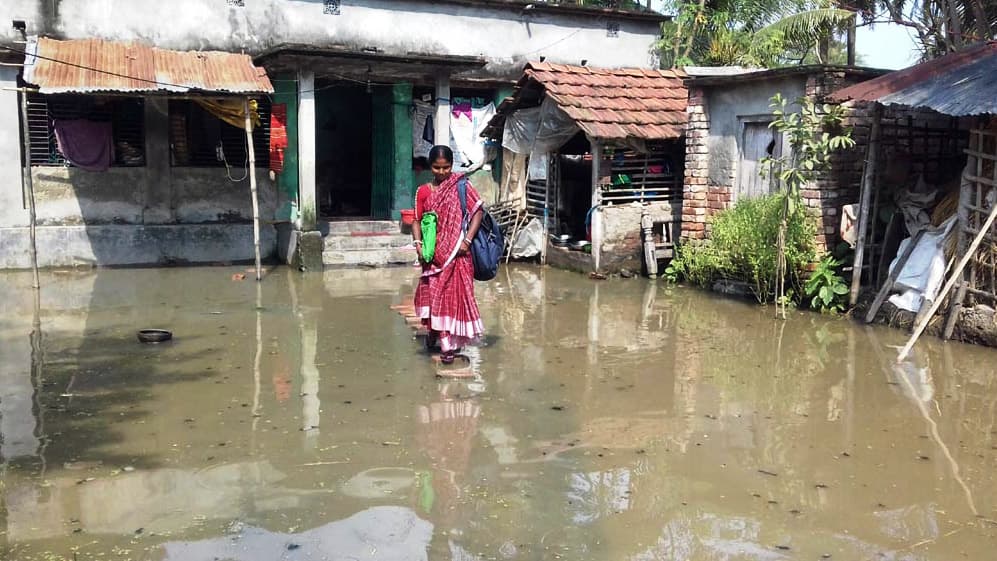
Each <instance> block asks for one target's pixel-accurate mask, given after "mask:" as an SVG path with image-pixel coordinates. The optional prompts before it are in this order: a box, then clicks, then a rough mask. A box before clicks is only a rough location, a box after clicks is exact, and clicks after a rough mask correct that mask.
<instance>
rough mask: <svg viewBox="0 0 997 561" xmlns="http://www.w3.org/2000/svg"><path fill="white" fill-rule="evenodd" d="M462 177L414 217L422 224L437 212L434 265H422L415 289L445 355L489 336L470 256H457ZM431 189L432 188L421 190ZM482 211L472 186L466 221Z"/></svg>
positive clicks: (443, 188)
mask: <svg viewBox="0 0 997 561" xmlns="http://www.w3.org/2000/svg"><path fill="white" fill-rule="evenodd" d="M460 178H461V176H460V175H458V174H452V175H451V176H450V177H449V178H448V179H446V180H445V181H444V182H443V183H441V184H440V185H439V186H438V187H437V188H436V190H435V191H432V192H431V193H430V194H429V195H428V196H427V197H426V199H425V206H424V207H423V208H421V209H418V210H417V214H418V215H417V216H416V217H415V220H416V222H418V221H419V220H421V219H422V213H425V212H428V211H434V212H436V218H437V225H436V253H435V255H434V257H433V262H432V263H430V264H428V265H423V272H422V276H421V277H420V278H419V285H418V286H417V287H416V290H415V312H416V314H417V315H418V316H419V317H420V318H421V319H422V322H423V324H424V325H426V327H428V328H429V329H431V330H432V331H435V332H437V333H438V334H439V338H440V348H441V349H442V350H443V352H450V351H454V350H456V349H459V348H461V347H463V346H464V345H466V344H468V343H470V342H472V341H474V340H475V339H478V338H479V337H480V336H481V335H482V334H483V333H484V331H485V330H484V324H483V323H482V321H481V313H480V312H479V311H478V303H477V302H475V300H474V263H473V262H472V260H471V254H470V253H467V254H464V255H457V250H458V249H460V244H461V242H462V241H463V239H464V231H463V213H462V212H461V208H460V198H459V197H458V195H457V182H458V181H459V180H460ZM429 188H430V187H429V186H428V185H424V186H423V187H420V189H429ZM416 206H417V207H419V206H420V205H416ZM481 206H482V201H481V198H480V197H479V196H478V192H477V191H475V190H474V188H473V187H471V184H470V183H468V184H467V211H468V217H470V216H474V213H475V212H477V211H478V210H479V209H480V208H481Z"/></svg>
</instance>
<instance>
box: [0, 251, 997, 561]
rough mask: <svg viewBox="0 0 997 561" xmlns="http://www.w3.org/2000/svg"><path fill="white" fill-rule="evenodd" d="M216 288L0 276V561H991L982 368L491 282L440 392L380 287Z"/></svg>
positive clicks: (362, 282)
mask: <svg viewBox="0 0 997 561" xmlns="http://www.w3.org/2000/svg"><path fill="white" fill-rule="evenodd" d="M242 270H243V269H241V268H238V269H237V268H203V269H167V270H109V271H97V272H88V273H61V274H55V273H48V274H44V275H43V278H42V280H43V284H44V289H43V291H42V293H41V298H40V303H39V306H38V309H39V313H38V315H37V318H36V315H35V313H34V310H35V305H34V299H33V297H32V291H31V289H30V287H29V285H30V275H29V274H22V273H13V274H0V288H2V290H0V293H2V294H3V295H4V297H3V301H2V302H0V309H2V314H0V437H2V440H0V454H2V458H0V459H2V468H0V469H2V488H0V493H2V495H0V496H2V503H0V504H2V510H0V530H2V535H0V553H2V555H0V557H2V558H3V559H11V560H18V561H20V560H24V561H34V560H45V561H54V560H74V559H75V560H91V559H93V560H96V559H100V560H114V559H120V560H126V559H127V560H155V561H161V560H170V561H214V560H216V559H217V560H238V561H270V560H274V561H276V560H290V561H299V560H301V561H303V560H321V559H328V560H341V559H369V560H409V559H411V560H420V559H431V560H454V561H458V560H459V561H466V560H475V559H478V560H488V559H523V560H532V559H570V560H593V561H595V560H599V561H604V560H610V561H616V560H620V561H624V560H626V561H652V560H661V561H665V560H668V561H671V560H690V561H720V560H723V561H734V560H737V561H740V560H745V561H747V560H759V559H761V560H796V559H800V560H819V559H840V560H881V559H886V560H905V561H922V560H923V561H928V560H932V561H934V560H938V561H943V560H944V561H948V560H953V559H980V560H984V559H987V560H989V559H994V558H995V556H997V553H995V551H997V510H995V509H997V485H995V473H997V471H995V467H997V466H995V464H997V425H995V423H997V383H995V376H997V374H995V372H994V371H995V365H997V352H995V351H994V350H990V349H983V348H974V347H969V346H963V345H959V344H953V343H949V344H941V343H940V342H938V341H936V340H931V339H926V340H925V341H924V342H923V343H921V344H919V345H918V347H917V351H916V356H915V357H914V360H912V361H911V362H908V363H906V364H904V365H901V366H899V367H894V366H893V364H892V360H893V358H894V357H895V356H896V348H895V347H896V346H899V345H901V344H902V343H903V341H904V338H905V335H904V334H903V333H900V332H897V331H891V330H887V329H883V328H865V327H859V326H857V325H855V324H852V323H850V322H848V321H842V320H838V319H833V318H827V317H821V316H818V315H813V314H808V313H794V314H792V315H791V317H790V319H789V320H788V321H786V322H780V321H776V320H774V319H772V315H773V314H772V310H771V309H766V308H761V307H757V306H754V305H751V304H749V303H744V302H739V301H735V300H728V299H723V298H718V297H714V296H711V295H707V294H703V293H700V292H698V291H694V290H689V289H683V288H678V287H668V286H666V285H663V284H660V283H653V282H650V281H640V280H631V281H606V282H593V281H590V280H588V279H587V278H584V277H582V276H578V275H574V274H571V273H564V272H559V271H552V270H547V271H541V270H539V269H537V268H532V267H516V268H510V269H509V270H507V271H503V272H502V273H501V274H500V276H499V278H498V279H497V280H496V281H494V282H492V283H488V284H485V285H478V291H479V300H480V302H481V306H482V310H483V314H484V318H485V322H486V325H487V328H488V330H489V335H488V338H487V340H486V341H485V343H486V344H485V345H484V346H482V347H480V348H474V349H468V350H467V352H466V353H465V358H464V362H462V363H460V364H459V365H458V366H457V367H456V368H458V369H463V370H464V373H465V374H467V373H470V374H472V377H471V378H469V379H461V380H450V381H448V380H441V379H438V378H437V377H436V373H437V366H436V365H435V364H434V363H433V361H432V360H431V359H430V357H429V356H428V355H427V354H425V353H424V352H423V351H421V349H420V346H419V341H417V340H414V339H413V332H412V330H411V329H410V328H409V326H407V325H406V322H405V320H404V318H403V317H402V316H401V315H399V313H398V312H396V311H395V310H393V309H392V306H397V305H399V304H402V303H404V302H405V301H406V299H407V298H408V296H409V295H410V294H411V292H412V290H413V283H412V280H413V274H412V271H411V270H410V269H392V270H367V271H342V270H340V271H327V272H325V273H324V274H321V275H306V276H301V275H298V274H295V273H292V272H289V271H286V270H283V269H277V270H276V271H274V272H272V273H271V274H270V275H269V276H267V278H266V279H265V281H264V282H263V283H262V285H260V286H259V287H257V285H256V283H254V282H252V281H251V280H244V281H234V280H233V279H232V275H233V274H234V273H238V272H239V271H242ZM258 289H259V290H258ZM257 303H259V305H258V304H257ZM36 319H37V321H35V320H36ZM146 327H165V328H168V329H171V330H173V332H174V334H175V338H174V340H173V341H172V342H170V343H167V344H162V345H143V344H140V343H139V342H138V341H137V340H136V337H135V332H136V331H137V330H138V329H141V328H146Z"/></svg>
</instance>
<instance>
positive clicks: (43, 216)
mask: <svg viewBox="0 0 997 561" xmlns="http://www.w3.org/2000/svg"><path fill="white" fill-rule="evenodd" d="M32 171H33V182H34V188H35V199H36V206H37V223H38V230H37V240H38V241H37V245H38V259H39V265H41V266H47V267H65V266H77V265H96V266H129V265H179V264H193V263H229V262H244V261H252V260H253V258H254V250H253V224H252V204H251V196H250V188H249V181H248V180H242V181H230V180H229V179H228V177H227V176H226V170H225V169H224V168H222V169H218V168H172V169H168V170H166V172H165V174H158V173H157V172H156V170H153V169H150V168H147V167H141V168H140V167H135V168H127V167H119V168H115V167H112V168H111V169H109V170H108V171H106V172H88V171H83V170H79V169H76V168H72V167H35V168H33V170H32ZM245 173H246V172H245V171H244V170H233V171H230V172H229V174H234V175H235V178H236V179H238V178H239V177H240V174H241V176H244V175H245ZM257 185H258V192H259V198H260V216H261V223H260V244H261V253H262V255H263V258H264V259H267V258H269V257H271V256H272V255H273V254H274V253H275V250H276V233H275V230H274V227H273V225H272V223H271V221H272V217H273V216H274V213H275V210H276V200H277V196H276V187H275V186H274V185H273V183H272V182H271V181H270V179H269V177H268V174H267V172H266V171H265V170H264V171H260V170H258V172H257ZM14 234H15V235H13V236H4V237H3V238H0V249H2V250H3V251H2V252H0V254H2V255H3V256H2V257H0V265H2V267H3V268H27V267H29V266H30V255H29V251H30V249H29V248H30V246H29V237H28V236H29V234H28V228H17V229H16V230H15V231H14Z"/></svg>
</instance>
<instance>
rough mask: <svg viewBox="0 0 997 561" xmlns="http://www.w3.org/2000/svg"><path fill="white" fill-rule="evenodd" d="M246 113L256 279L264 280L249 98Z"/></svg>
mask: <svg viewBox="0 0 997 561" xmlns="http://www.w3.org/2000/svg"><path fill="white" fill-rule="evenodd" d="M242 104H243V112H244V113H245V114H246V145H247V149H248V150H249V191H250V193H251V194H252V196H253V250H254V251H255V253H256V281H257V282H259V281H261V280H263V267H262V265H261V264H260V200H259V196H258V195H257V193H256V150H255V148H254V147H253V120H252V115H251V114H250V113H249V98H248V97H247V98H246V99H244V100H243V102H242Z"/></svg>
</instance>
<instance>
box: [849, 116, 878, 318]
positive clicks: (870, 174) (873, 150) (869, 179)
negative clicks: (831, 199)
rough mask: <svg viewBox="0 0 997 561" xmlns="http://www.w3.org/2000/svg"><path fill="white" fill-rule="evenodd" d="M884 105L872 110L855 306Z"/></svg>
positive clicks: (855, 269)
mask: <svg viewBox="0 0 997 561" xmlns="http://www.w3.org/2000/svg"><path fill="white" fill-rule="evenodd" d="M882 116H883V107H882V106H881V105H879V104H878V103H877V104H876V105H875V107H874V108H873V110H872V130H871V131H869V150H868V153H867V154H866V160H865V171H864V172H863V174H862V197H861V200H860V202H859V231H858V240H857V244H856V246H855V263H854V264H853V265H852V289H851V292H850V294H849V297H848V303H849V304H850V305H851V306H854V305H855V304H856V303H857V302H858V300H859V290H860V289H861V287H862V260H863V259H864V258H865V239H866V234H867V233H868V231H869V205H870V204H871V202H872V191H873V189H875V187H876V186H875V180H876V164H877V161H878V159H879V135H880V120H881V119H882Z"/></svg>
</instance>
